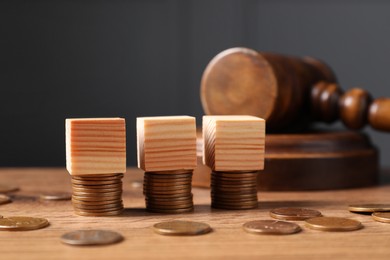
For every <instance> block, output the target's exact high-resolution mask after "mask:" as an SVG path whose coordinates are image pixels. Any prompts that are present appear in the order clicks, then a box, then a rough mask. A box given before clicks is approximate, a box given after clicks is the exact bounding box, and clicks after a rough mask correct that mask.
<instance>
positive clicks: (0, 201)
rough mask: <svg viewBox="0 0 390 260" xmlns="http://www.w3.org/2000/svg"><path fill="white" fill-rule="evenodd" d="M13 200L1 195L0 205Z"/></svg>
mask: <svg viewBox="0 0 390 260" xmlns="http://www.w3.org/2000/svg"><path fill="white" fill-rule="evenodd" d="M11 201H12V200H11V198H10V197H8V196H7V195H4V194H0V205H2V204H6V203H10V202H11Z"/></svg>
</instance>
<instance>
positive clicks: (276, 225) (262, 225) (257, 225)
mask: <svg viewBox="0 0 390 260" xmlns="http://www.w3.org/2000/svg"><path fill="white" fill-rule="evenodd" d="M242 227H243V229H244V230H245V231H246V232H248V233H252V234H266V235H268V234H271V235H289V234H294V233H298V232H300V231H301V230H302V229H301V227H300V226H298V225H297V224H295V223H291V222H286V221H280V220H254V221H249V222H246V223H245V224H244V225H243V226H242Z"/></svg>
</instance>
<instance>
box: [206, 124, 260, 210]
mask: <svg viewBox="0 0 390 260" xmlns="http://www.w3.org/2000/svg"><path fill="white" fill-rule="evenodd" d="M264 144H265V120H264V119H261V118H258V117H254V116H204V117H203V163H204V164H206V165H207V166H209V167H210V168H211V169H212V172H211V206H212V207H214V208H221V209H253V208H256V207H257V204H258V198H257V174H258V172H259V170H262V169H263V168H264Z"/></svg>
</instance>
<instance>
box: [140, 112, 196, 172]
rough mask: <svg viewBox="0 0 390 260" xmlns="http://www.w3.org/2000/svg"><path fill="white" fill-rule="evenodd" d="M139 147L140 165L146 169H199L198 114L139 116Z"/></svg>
mask: <svg viewBox="0 0 390 260" xmlns="http://www.w3.org/2000/svg"><path fill="white" fill-rule="evenodd" d="M137 148H138V167H139V168H141V169H143V170H144V171H146V172H157V171H175V170H193V169H195V167H196V164H197V161H196V123H195V117H191V116H162V117H139V118H137Z"/></svg>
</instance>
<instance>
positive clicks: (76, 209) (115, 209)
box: [73, 205, 123, 213]
mask: <svg viewBox="0 0 390 260" xmlns="http://www.w3.org/2000/svg"><path fill="white" fill-rule="evenodd" d="M73 209H74V210H75V211H76V212H84V213H106V212H113V211H119V210H123V205H120V206H117V207H114V208H105V209H85V208H83V209H80V208H73Z"/></svg>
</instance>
